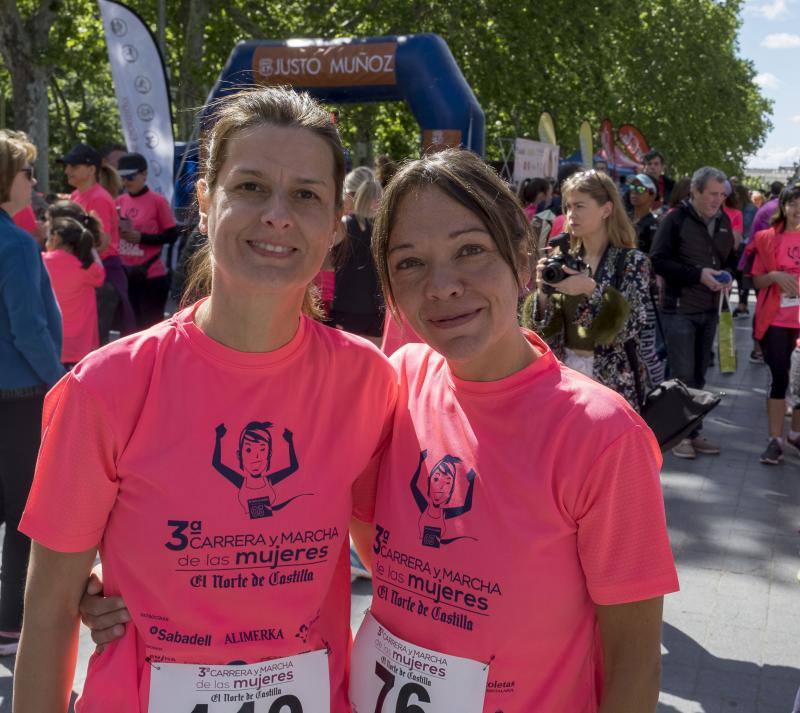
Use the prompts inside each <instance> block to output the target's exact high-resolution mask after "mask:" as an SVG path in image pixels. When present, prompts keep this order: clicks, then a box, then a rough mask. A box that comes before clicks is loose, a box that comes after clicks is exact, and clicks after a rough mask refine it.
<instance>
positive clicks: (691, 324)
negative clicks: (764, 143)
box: [650, 166, 735, 458]
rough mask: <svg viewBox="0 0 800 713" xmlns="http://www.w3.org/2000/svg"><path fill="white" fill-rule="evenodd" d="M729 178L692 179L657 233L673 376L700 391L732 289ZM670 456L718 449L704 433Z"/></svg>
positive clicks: (710, 174) (698, 175) (714, 174)
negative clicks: (723, 302) (725, 293)
mask: <svg viewBox="0 0 800 713" xmlns="http://www.w3.org/2000/svg"><path fill="white" fill-rule="evenodd" d="M726 180H727V179H726V176H725V174H724V173H723V172H722V171H720V170H719V169H716V168H712V167H710V166H706V167H704V168H700V169H698V170H697V171H695V173H694V175H693V176H692V188H691V191H692V193H691V198H690V199H689V200H687V201H684V202H683V203H681V204H680V205H679V206H678V208H677V209H675V210H673V211H672V212H671V213H669V214H668V215H667V216H666V217H665V218H664V220H663V221H662V223H661V225H660V226H659V228H658V232H657V233H656V236H655V239H654V240H653V247H652V250H651V252H650V259H651V260H652V263H653V269H654V271H655V273H656V274H657V275H661V277H663V279H664V283H665V289H664V297H663V302H662V305H661V311H662V315H663V324H664V332H665V336H666V342H667V360H668V364H669V369H670V373H671V375H672V376H673V377H674V378H677V379H680V380H681V381H683V382H684V383H685V384H686V385H687V386H691V387H694V388H698V389H702V388H703V387H704V386H705V382H706V380H705V375H706V370H707V369H708V365H709V363H710V359H711V349H712V346H713V344H714V336H715V334H716V331H717V323H718V321H719V316H718V315H719V312H718V310H719V300H720V299H721V295H720V294H719V293H720V292H721V291H722V290H723V289H727V284H729V280H730V273H726V272H725V271H726V270H731V269H732V268H733V267H735V266H733V265H732V264H731V263H732V261H733V260H734V259H735V258H734V251H733V242H734V241H733V230H732V228H731V223H730V220H729V218H728V217H727V215H725V213H724V211H723V210H722V205H723V203H724V201H725V181H726ZM672 452H673V454H674V455H675V456H677V457H678V458H695V457H696V456H697V454H698V453H705V454H709V455H717V454H719V452H720V447H719V445H717V444H716V443H714V442H713V441H711V440H710V439H708V438H706V437H704V436H701V435H700V429H699V428H698V429H697V430H696V431H694V432H693V433H691V434H690V436H689V438H685V439H684V440H682V441H681V442H680V443H679V444H678V445H677V446H675V448H673V449H672Z"/></svg>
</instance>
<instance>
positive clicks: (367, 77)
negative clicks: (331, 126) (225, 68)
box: [253, 42, 397, 87]
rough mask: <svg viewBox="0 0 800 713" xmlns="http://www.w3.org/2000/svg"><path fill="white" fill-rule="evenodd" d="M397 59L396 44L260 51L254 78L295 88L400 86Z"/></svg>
mask: <svg viewBox="0 0 800 713" xmlns="http://www.w3.org/2000/svg"><path fill="white" fill-rule="evenodd" d="M396 56H397V43H396V42H374V43H369V44H355V45H350V44H325V45H320V44H316V43H314V42H309V43H308V44H302V43H301V42H298V43H297V44H296V45H295V44H293V45H292V46H291V47H258V48H257V49H256V51H255V52H254V53H253V76H254V77H255V80H256V81H257V82H259V83H260V84H267V85H283V84H290V85H292V86H294V87H352V86H358V85H366V86H370V85H384V84H397V77H396V76H395V59H396Z"/></svg>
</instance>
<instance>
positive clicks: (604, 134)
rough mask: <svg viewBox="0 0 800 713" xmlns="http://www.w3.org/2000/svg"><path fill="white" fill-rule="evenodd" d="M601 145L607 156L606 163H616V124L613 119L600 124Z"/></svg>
mask: <svg viewBox="0 0 800 713" xmlns="http://www.w3.org/2000/svg"><path fill="white" fill-rule="evenodd" d="M600 145H601V146H602V147H603V153H604V154H605V155H606V161H611V162H613V161H614V124H612V123H611V119H603V123H602V124H600Z"/></svg>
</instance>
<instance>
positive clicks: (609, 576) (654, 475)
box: [575, 425, 678, 605]
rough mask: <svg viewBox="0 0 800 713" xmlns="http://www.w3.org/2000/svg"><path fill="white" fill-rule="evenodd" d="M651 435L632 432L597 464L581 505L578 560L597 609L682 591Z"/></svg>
mask: <svg viewBox="0 0 800 713" xmlns="http://www.w3.org/2000/svg"><path fill="white" fill-rule="evenodd" d="M660 470H661V453H660V451H659V449H658V445H657V444H656V441H655V438H654V437H653V435H652V433H650V431H649V430H648V429H647V428H646V427H644V426H638V425H637V426H633V427H632V428H631V429H629V430H628V431H626V432H625V433H624V434H623V435H622V436H620V437H619V438H617V439H616V440H615V441H614V442H613V443H612V444H611V445H609V446H608V447H607V448H606V449H605V451H603V453H602V454H601V455H600V457H599V458H598V459H597V461H596V462H595V464H594V466H593V467H592V468H591V470H590V471H589V474H588V477H587V479H586V481H585V482H584V484H583V488H582V491H581V493H580V495H579V497H578V502H577V503H576V511H577V512H576V513H575V519H576V521H577V525H578V556H579V557H580V561H581V565H582V567H583V571H584V575H585V577H586V586H587V588H588V590H589V595H590V596H591V598H592V600H593V601H594V603H595V604H601V605H611V604H625V603H628V602H636V601H642V600H645V599H652V598H653V597H659V596H662V595H664V594H667V593H669V592H675V591H677V590H678V575H677V572H676V570H675V561H674V558H673V556H672V550H671V548H670V544H669V536H668V535H667V524H666V518H665V515H664V496H663V494H662V492H661V481H660Z"/></svg>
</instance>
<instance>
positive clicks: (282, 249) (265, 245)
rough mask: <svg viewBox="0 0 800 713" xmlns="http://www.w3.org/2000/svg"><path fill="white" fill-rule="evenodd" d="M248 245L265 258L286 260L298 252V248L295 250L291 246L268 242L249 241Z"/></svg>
mask: <svg viewBox="0 0 800 713" xmlns="http://www.w3.org/2000/svg"><path fill="white" fill-rule="evenodd" d="M247 244H248V245H249V246H250V249H251V250H252V251H253V252H255V253H257V254H258V255H262V256H264V257H273V258H286V257H289V256H291V255H293V254H294V253H296V252H297V248H293V247H292V246H291V245H282V244H281V243H276V242H271V241H268V240H248V241H247Z"/></svg>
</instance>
